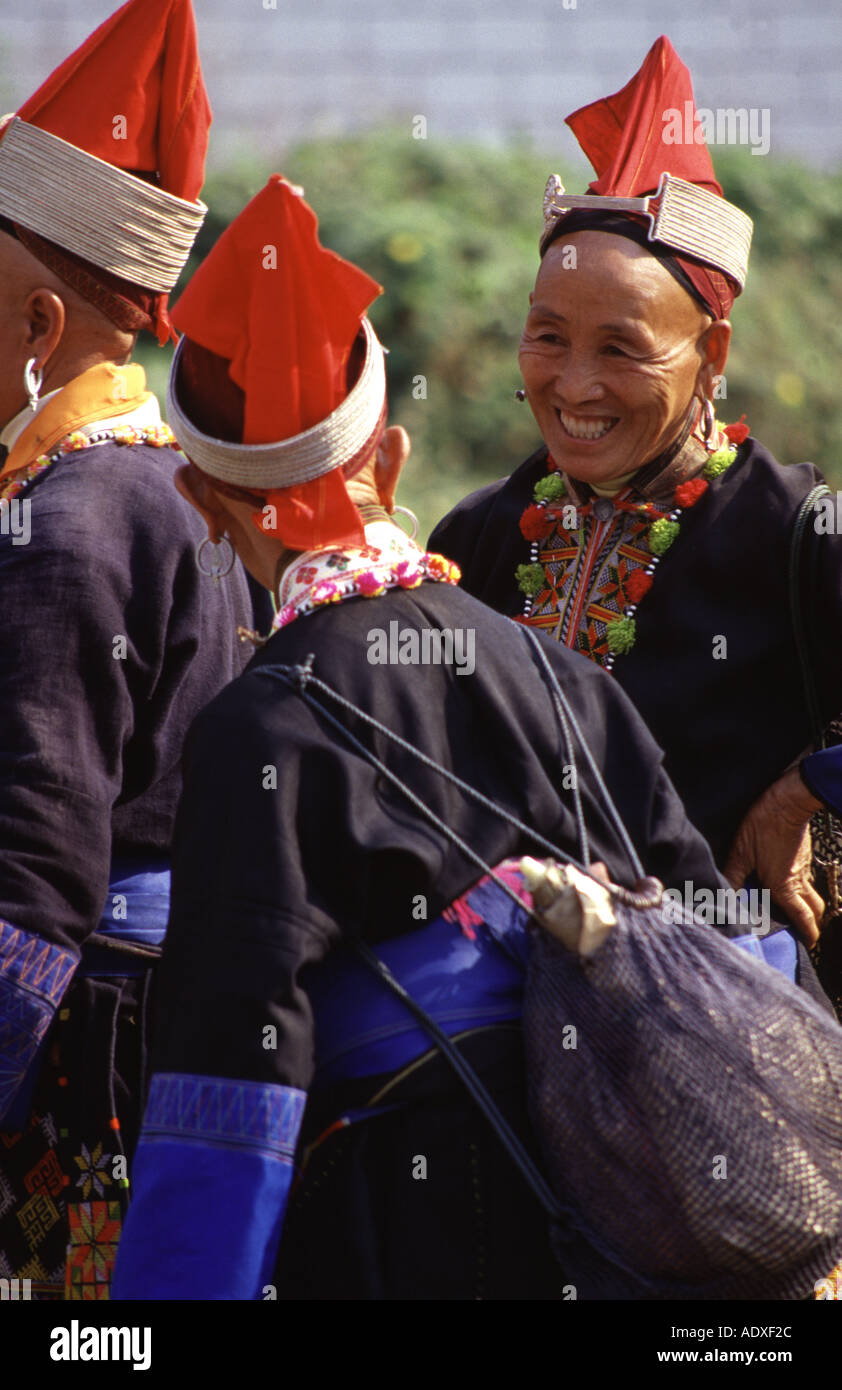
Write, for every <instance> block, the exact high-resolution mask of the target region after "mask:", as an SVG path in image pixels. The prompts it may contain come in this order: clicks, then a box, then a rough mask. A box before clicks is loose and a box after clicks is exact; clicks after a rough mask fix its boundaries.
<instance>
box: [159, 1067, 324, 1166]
mask: <svg viewBox="0 0 842 1390" xmlns="http://www.w3.org/2000/svg"><path fill="white" fill-rule="evenodd" d="M306 1101H307V1095H306V1092H304V1091H299V1090H297V1089H296V1088H295V1087H293V1086H279V1085H276V1084H272V1083H267V1084H265V1085H264V1084H263V1083H261V1082H258V1081H228V1080H225V1079H224V1078H222V1077H216V1076H189V1075H187V1074H185V1073H180V1072H179V1073H166V1072H161V1073H158V1074H157V1075H156V1076H153V1078H152V1084H151V1086H150V1088H149V1100H148V1102H147V1105H146V1113H145V1115H144V1118H143V1134H142V1137H143V1140H144V1141H145V1142H147V1143H148V1142H149V1140H151V1139H187V1140H193V1141H194V1142H198V1143H202V1144H223V1145H225V1146H234V1147H237V1148H245V1149H249V1150H250V1151H252V1152H259V1153H264V1154H268V1155H269V1156H270V1157H273V1158H279V1159H282V1160H285V1161H286V1162H289V1161H290V1160H291V1159H292V1156H293V1154H294V1152H295V1145H296V1141H297V1139H298V1131H299V1129H300V1127H301V1117H302V1115H303V1114H304V1106H305V1104H306Z"/></svg>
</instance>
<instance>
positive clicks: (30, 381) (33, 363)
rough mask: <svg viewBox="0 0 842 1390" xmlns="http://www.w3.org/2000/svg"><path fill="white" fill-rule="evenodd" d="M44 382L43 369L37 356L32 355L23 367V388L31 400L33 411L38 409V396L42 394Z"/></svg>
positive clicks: (30, 405)
mask: <svg viewBox="0 0 842 1390" xmlns="http://www.w3.org/2000/svg"><path fill="white" fill-rule="evenodd" d="M43 384H44V372H43V369H42V368H41V367H39V366H38V359H37V357H30V359H29V361H28V362H27V364H26V366H25V367H24V369H23V389H24V391H25V392H26V398H27V400H28V401H29V409H30V410H32V411H35V410H37V409H38V397H39V396H40V394H41V387H42V386H43Z"/></svg>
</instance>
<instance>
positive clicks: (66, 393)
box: [0, 362, 161, 481]
mask: <svg viewBox="0 0 842 1390" xmlns="http://www.w3.org/2000/svg"><path fill="white" fill-rule="evenodd" d="M9 423H11V422H9ZM117 423H119V424H129V423H131V424H132V425H133V426H136V427H138V428H143V429H153V428H155V427H156V426H158V427H160V424H161V415H160V411H159V410H158V402H157V401H156V399H155V397H154V396H153V395H152V393H151V392H150V391H147V390H146V374H145V372H144V370H143V368H142V367H141V366H140V365H139V364H138V363H137V362H129V363H128V364H127V365H126V366H125V367H118V366H117V365H116V364H115V363H114V362H98V363H96V365H95V366H93V367H88V369H87V371H84V372H82V373H81V374H80V375H79V376H77V377H74V379H73V380H72V381H68V382H67V384H66V385H65V386H62V387H61V389H60V390H59V391H57V392H55V393H53V392H50V398H49V400H47V399H46V398H45V400H44V408H43V409H42V410H39V411H37V412H36V413H35V414H32V413H31V412H30V415H29V420H28V422H27V423H26V425H25V427H24V429H23V430H22V431H21V433H20V434H19V435H18V437H17V438H16V440H15V442H14V444H13V446H12V448H11V450H10V452H9V456H8V458H7V459H6V462H5V463H4V464H3V467H2V469H0V481H2V480H5V479H6V478H7V477H8V475H9V474H10V473H17V472H19V471H20V470H21V469H23V468H26V467H27V466H28V465H29V464H31V463H34V461H35V460H36V459H38V458H45V457H49V456H50V455H51V454H52V453H54V452H55V450H56V449H57V448H58V446H59V445H60V444H61V443H62V441H63V440H65V439H66V438H67V437H68V436H69V435H71V434H76V433H78V432H79V431H84V430H87V429H89V428H90V429H91V430H93V431H97V430H101V429H103V428H110V427H111V426H113V425H116V424H117Z"/></svg>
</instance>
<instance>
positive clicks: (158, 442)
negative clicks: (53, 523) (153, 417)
mask: <svg viewBox="0 0 842 1390" xmlns="http://www.w3.org/2000/svg"><path fill="white" fill-rule="evenodd" d="M109 442H113V443H114V444H149V445H151V447H152V448H153V449H165V448H172V447H173V446H174V447H176V448H177V447H178V445H177V444H176V442H175V435H174V434H173V432H172V430H171V429H170V427H169V425H164V424H160V425H148V426H146V427H145V428H143V429H135V427H134V426H133V425H116V426H114V428H113V429H108V430H95V431H92V432H91V433H90V434H86V433H85V431H84V430H72V431H71V433H70V434H67V435H65V437H64V439H62V441H61V443H60V444H58V445H57V446H56V448H55V449H54V450H53V452H52V453H51V454H41V455H40V457H39V458H37V459H33V461H32V463H28V464H27V465H26V467H25V468H20V469H18V471H17V472H16V473H12V474H11V475H10V476H9V477H8V479H7V480H6V482H5V483H3V484H0V501H4V500H5V499H6V498H11V497H17V495H18V493H20V492H22V491H23V489H24V488H25V487H28V486H29V484H30V483H31V482H32V480H33V479H34V478H39V477H40V476H41V474H42V473H44V472H46V470H47V469H48V468H51V467H52V466H53V464H54V463H58V461H59V459H62V458H64V457H65V456H66V455H67V454H74V453H76V452H77V451H78V450H79V449H91V448H93V447H94V446H95V445H97V444H108V443H109Z"/></svg>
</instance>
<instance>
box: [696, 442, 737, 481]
mask: <svg viewBox="0 0 842 1390" xmlns="http://www.w3.org/2000/svg"><path fill="white" fill-rule="evenodd" d="M736 457H737V451H736V449H735V448H734V447H733V446H732V445H730V446H727V447H723V448H721V449H717V451H716V453H715V454H711V456H710V458H709V459H708V461H707V463H706V464H705V466H704V470H703V471H704V475H705V477H706V478H718V477H719V476H720V475H721V474H722V473H724V472H725V470H726V468H730V467H731V464H732V463H733V462H734V459H735V458H736Z"/></svg>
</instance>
